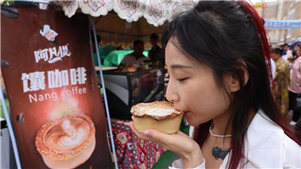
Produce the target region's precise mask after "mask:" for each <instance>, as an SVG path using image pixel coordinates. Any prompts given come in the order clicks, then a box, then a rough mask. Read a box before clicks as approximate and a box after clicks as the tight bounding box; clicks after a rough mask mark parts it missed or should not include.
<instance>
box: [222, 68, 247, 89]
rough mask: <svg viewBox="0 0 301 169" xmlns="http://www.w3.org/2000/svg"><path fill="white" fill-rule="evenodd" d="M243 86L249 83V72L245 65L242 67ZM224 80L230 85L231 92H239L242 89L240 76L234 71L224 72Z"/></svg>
mask: <svg viewBox="0 0 301 169" xmlns="http://www.w3.org/2000/svg"><path fill="white" fill-rule="evenodd" d="M241 71H242V73H243V74H242V76H243V82H242V83H243V86H244V85H246V84H247V82H248V80H249V73H248V71H247V70H246V68H245V67H242V69H241ZM224 81H225V83H226V84H227V86H228V89H229V91H230V92H237V91H239V90H240V89H241V87H240V83H239V80H238V77H237V76H236V75H235V74H234V73H227V74H224Z"/></svg>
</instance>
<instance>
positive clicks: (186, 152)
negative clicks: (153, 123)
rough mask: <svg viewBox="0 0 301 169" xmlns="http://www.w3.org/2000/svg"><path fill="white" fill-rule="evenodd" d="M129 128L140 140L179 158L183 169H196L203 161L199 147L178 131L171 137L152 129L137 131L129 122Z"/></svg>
mask: <svg viewBox="0 0 301 169" xmlns="http://www.w3.org/2000/svg"><path fill="white" fill-rule="evenodd" d="M130 127H131V129H132V131H133V132H134V133H135V134H136V135H137V136H138V137H139V138H140V139H142V140H149V141H153V142H156V143H158V144H160V145H161V146H163V147H165V148H166V149H168V150H171V151H173V152H174V153H176V154H177V155H178V156H180V158H181V159H182V161H183V163H184V168H195V167H198V166H200V165H201V164H202V163H203V161H204V160H203V158H204V157H203V154H202V151H201V148H200V146H199V145H198V144H197V143H196V142H195V141H194V140H193V139H192V138H190V137H189V136H187V135H186V134H184V133H182V132H180V131H178V132H177V133H175V134H171V135H169V134H165V133H162V132H160V131H158V130H153V129H148V130H145V131H137V130H136V128H135V126H134V123H133V122H130Z"/></svg>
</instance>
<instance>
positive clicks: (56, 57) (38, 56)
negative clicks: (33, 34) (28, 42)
mask: <svg viewBox="0 0 301 169" xmlns="http://www.w3.org/2000/svg"><path fill="white" fill-rule="evenodd" d="M40 34H41V35H42V36H43V37H45V38H46V39H47V40H48V41H49V42H51V43H54V44H56V45H58V43H57V35H58V33H57V32H55V31H54V30H52V29H50V26H49V25H44V26H43V27H42V28H41V29H40ZM68 45H69V44H66V45H62V46H59V47H52V48H45V49H39V50H36V51H34V56H35V61H36V63H39V61H40V60H44V61H46V62H48V63H55V62H57V61H61V60H62V58H64V57H65V56H71V52H70V51H69V49H68Z"/></svg>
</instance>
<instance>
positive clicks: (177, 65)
mask: <svg viewBox="0 0 301 169" xmlns="http://www.w3.org/2000/svg"><path fill="white" fill-rule="evenodd" d="M170 68H172V69H191V68H192V67H191V66H186V65H181V64H175V65H171V66H170Z"/></svg>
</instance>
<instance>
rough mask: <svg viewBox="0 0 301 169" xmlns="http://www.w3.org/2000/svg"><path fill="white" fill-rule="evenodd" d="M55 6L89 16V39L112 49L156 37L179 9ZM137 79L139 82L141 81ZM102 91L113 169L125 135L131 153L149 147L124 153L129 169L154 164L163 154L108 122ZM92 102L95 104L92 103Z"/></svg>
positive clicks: (163, 5)
mask: <svg viewBox="0 0 301 169" xmlns="http://www.w3.org/2000/svg"><path fill="white" fill-rule="evenodd" d="M187 2H188V1H187ZM189 2H190V1H189ZM56 4H60V5H62V8H63V10H64V12H65V15H67V16H68V17H70V18H71V19H72V18H73V17H74V16H75V15H76V14H75V13H76V12H78V11H79V10H78V8H81V11H82V12H83V13H88V14H91V15H92V16H94V18H92V17H90V18H89V22H90V23H89V25H90V26H91V29H92V30H93V31H94V37H92V38H94V39H95V40H96V37H95V35H96V33H97V34H99V35H101V37H102V43H103V44H109V43H110V44H115V45H119V44H122V45H124V46H126V44H132V42H133V40H134V39H138V38H139V39H143V38H144V39H145V41H148V40H149V35H150V34H151V33H158V34H160V33H161V32H162V31H163V28H164V24H166V23H167V20H168V18H169V17H170V16H171V15H172V13H173V10H174V9H175V8H176V7H177V6H179V5H180V2H174V3H172V2H171V1H134V0H133V1H117V0H114V1H110V2H108V1H93V2H92V1H60V2H56ZM113 10H114V12H113ZM40 12H41V13H43V12H42V11H40ZM79 13H80V12H79ZM73 15H74V16H73ZM41 16H42V15H41ZM43 16H44V15H43ZM49 16H50V15H49ZM58 16H60V15H56V17H58ZM116 16H118V19H120V18H121V21H123V22H121V23H122V24H123V25H124V26H123V29H119V28H121V26H116V25H115V23H117V22H116V20H113V19H114V17H116ZM45 18H48V17H45ZM53 18H54V17H53ZM53 18H52V19H53ZM105 18H107V19H105ZM103 19H104V20H103ZM50 20H51V19H50ZM72 20H73V19H72ZM140 20H141V22H140ZM51 22H52V21H51ZM76 23H77V24H78V26H79V25H80V24H82V22H73V23H72V24H75V25H76ZM56 25H57V26H59V27H63V25H64V24H56ZM75 25H74V26H75ZM71 27H72V26H71ZM71 27H70V30H71ZM124 27H125V29H124ZM51 28H52V27H51ZM39 29H40V28H39ZM52 29H53V28H52ZM56 29H57V28H56ZM114 29H116V31H119V32H114V31H115V30H114ZM120 31H121V32H120ZM122 31H123V32H122ZM70 34H72V33H71V32H70V33H66V36H68V38H70V37H71V36H70ZM73 34H74V35H75V34H77V33H76V32H73ZM34 37H38V36H34ZM60 37H62V34H60ZM55 42H56V41H55V40H54V41H53V44H55ZM83 46H84V45H83ZM82 52H83V51H82ZM72 53H73V52H72ZM83 55H85V54H83ZM99 58H100V57H99V51H98V62H100V59H99ZM43 59H44V60H45V59H46V58H43ZM46 60H47V59H46ZM20 61H21V60H20ZM47 61H49V60H47ZM76 63H78V64H79V63H80V61H76ZM89 64H90V63H89ZM99 65H101V64H99ZM89 70H90V68H89ZM98 70H100V71H99V81H100V84H101V85H102V87H103V88H106V85H107V84H108V83H106V82H105V79H103V77H104V74H103V71H102V70H103V69H102V67H101V66H100V68H99V69H98ZM50 71H52V70H50ZM70 71H71V69H70ZM140 71H142V72H147V73H142V74H141V77H142V76H143V75H145V74H146V75H147V76H149V75H152V76H158V75H159V74H158V73H154V72H151V71H150V70H140ZM89 72H90V73H91V71H89ZM124 74H127V75H130V76H131V75H133V74H132V73H129V72H124ZM28 75H29V73H28ZM89 75H90V74H89ZM92 75H93V73H92ZM6 76H7V77H8V75H6ZM160 76H162V74H160ZM6 79H7V78H6ZM137 79H140V78H138V77H137ZM141 79H143V78H141ZM144 79H145V78H144ZM130 80H131V79H130ZM91 81H92V83H94V82H93V81H94V80H93V79H91ZM89 83H90V82H89ZM156 84H157V82H156V83H153V86H152V87H153V88H156ZM93 90H94V87H93ZM131 90H132V89H131ZM63 91H64V90H63ZM103 91H104V93H103V96H104V98H103V99H104V104H105V106H104V108H105V109H106V110H105V111H106V113H107V123H108V126H109V127H108V130H109V133H110V136H111V142H110V143H111V148H112V151H113V155H114V159H115V168H124V165H128V163H126V162H125V161H124V160H122V159H123V158H124V156H123V155H120V152H121V151H123V150H122V149H127V151H128V148H129V147H127V146H125V145H128V144H127V143H126V142H124V140H123V139H124V138H125V137H121V136H122V135H123V134H126V137H127V140H128V142H132V143H134V148H135V149H137V150H139V151H142V150H143V146H148V147H149V149H147V151H146V152H144V153H137V152H135V153H136V155H133V154H129V153H126V154H128V155H129V156H128V157H130V159H129V160H130V161H131V160H132V163H131V165H130V166H133V168H135V167H137V166H138V167H143V166H146V167H147V168H149V167H151V166H153V165H154V164H155V163H156V162H157V161H158V159H159V157H160V155H161V154H162V152H163V151H164V150H163V148H162V147H160V146H159V145H157V144H155V143H143V141H141V140H139V139H138V138H137V137H135V136H134V135H133V133H132V132H131V131H130V129H129V126H128V122H127V121H126V120H120V119H110V111H109V109H108V101H107V98H106V96H107V93H106V90H103ZM71 92H72V90H71ZM94 94H96V93H94ZM1 95H2V94H1ZM32 96H33V97H31V98H32V102H33V101H35V99H37V98H35V97H34V95H32ZM1 100H2V99H1ZM86 101H89V100H86ZM98 101H99V100H98ZM37 102H41V100H39V101H37ZM93 102H95V100H94V101H93ZM100 102H101V101H99V103H100ZM129 106H130V105H129ZM85 108H86V109H88V107H85ZM6 114H8V113H6ZM93 116H94V114H93ZM18 118H19V117H18ZM93 119H94V118H93ZM39 125H40V124H39ZM112 126H113V128H112ZM120 127H122V130H121V129H120ZM118 141H119V142H121V143H122V146H119V143H118ZM14 142H15V141H14ZM115 144H116V145H117V146H118V147H117V149H116V151H115ZM15 145H16V144H15ZM120 148H121V149H120ZM14 149H15V153H16V154H17V159H16V160H17V161H18V158H19V157H18V150H17V148H16V146H15V147H14ZM24 150H25V149H24ZM24 150H22V152H21V153H23V154H24ZM143 151H144V150H143ZM116 152H117V153H116ZM116 154H117V155H118V156H117V157H116ZM121 154H122V153H121ZM146 155H149V156H146ZM39 158H40V157H39ZM135 158H140V161H136V160H134V159H135ZM88 162H90V161H88ZM27 163H30V161H29V160H27ZM142 164H143V165H142ZM20 165H21V164H20V161H18V166H20ZM41 165H42V164H41Z"/></svg>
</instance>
